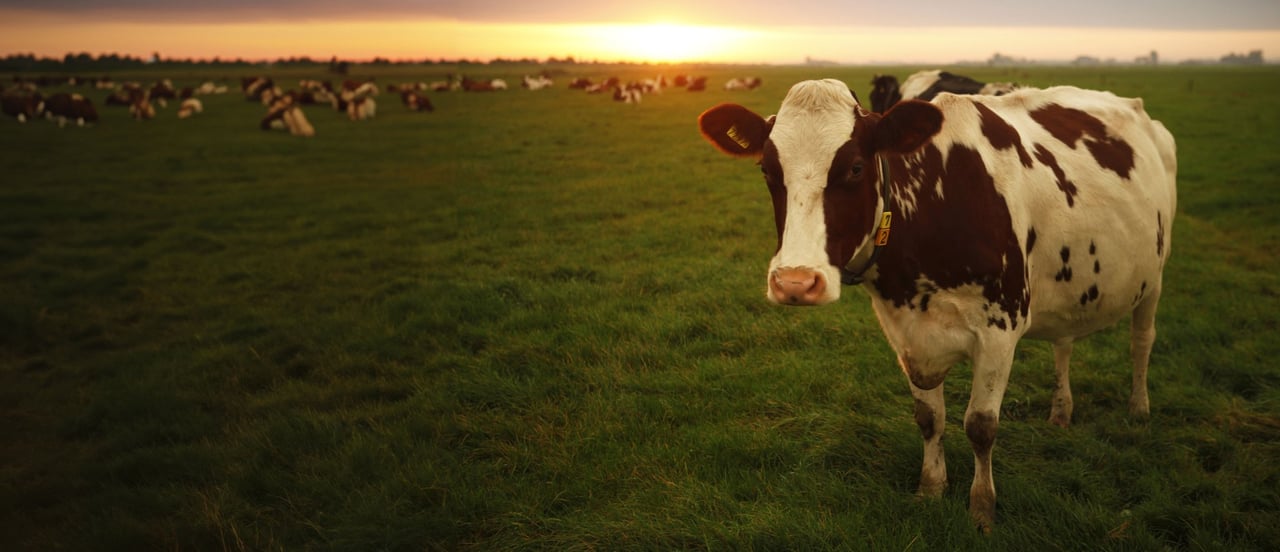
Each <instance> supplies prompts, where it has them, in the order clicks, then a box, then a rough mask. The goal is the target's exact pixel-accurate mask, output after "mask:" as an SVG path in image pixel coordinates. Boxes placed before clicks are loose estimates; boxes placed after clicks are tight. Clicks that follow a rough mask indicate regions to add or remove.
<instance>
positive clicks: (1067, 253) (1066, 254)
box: [1058, 245, 1071, 264]
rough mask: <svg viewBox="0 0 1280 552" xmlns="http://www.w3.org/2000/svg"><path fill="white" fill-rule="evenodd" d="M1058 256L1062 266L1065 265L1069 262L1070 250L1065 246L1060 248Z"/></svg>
mask: <svg viewBox="0 0 1280 552" xmlns="http://www.w3.org/2000/svg"><path fill="white" fill-rule="evenodd" d="M1058 255H1060V256H1062V262H1063V264H1066V263H1067V262H1068V261H1070V260H1071V248H1070V247H1067V246H1065V245H1064V246H1062V251H1059V252H1058Z"/></svg>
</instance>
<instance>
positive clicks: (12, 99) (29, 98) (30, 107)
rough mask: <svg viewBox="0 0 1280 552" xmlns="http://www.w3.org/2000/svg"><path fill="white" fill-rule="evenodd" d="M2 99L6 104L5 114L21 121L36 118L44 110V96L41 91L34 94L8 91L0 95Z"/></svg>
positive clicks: (0, 99)
mask: <svg viewBox="0 0 1280 552" xmlns="http://www.w3.org/2000/svg"><path fill="white" fill-rule="evenodd" d="M0 101H2V102H3V104H4V114H5V115H8V116H10V117H13V118H14V119H17V120H18V122H19V123H25V122H27V121H28V120H30V119H34V118H36V117H38V116H40V113H41V112H43V111H44V98H43V97H42V96H41V95H40V93H39V92H37V93H34V94H26V93H8V92H6V93H5V94H4V95H3V96H0Z"/></svg>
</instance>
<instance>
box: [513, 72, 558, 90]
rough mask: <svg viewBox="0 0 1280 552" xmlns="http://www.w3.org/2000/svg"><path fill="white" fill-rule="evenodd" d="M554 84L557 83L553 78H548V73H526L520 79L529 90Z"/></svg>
mask: <svg viewBox="0 0 1280 552" xmlns="http://www.w3.org/2000/svg"><path fill="white" fill-rule="evenodd" d="M554 84H555V83H554V82H553V81H552V80H551V79H549V78H547V76H546V75H538V76H536V77H530V76H529V75H525V76H523V77H521V79H520V86H521V87H523V88H527V89H529V90H542V89H544V88H551V87H552V86H553V85H554Z"/></svg>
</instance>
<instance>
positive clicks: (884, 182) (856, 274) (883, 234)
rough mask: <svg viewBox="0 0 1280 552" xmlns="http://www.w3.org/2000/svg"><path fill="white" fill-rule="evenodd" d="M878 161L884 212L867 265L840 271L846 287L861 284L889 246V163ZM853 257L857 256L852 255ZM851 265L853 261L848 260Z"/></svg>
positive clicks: (890, 211)
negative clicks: (881, 251) (883, 250)
mask: <svg viewBox="0 0 1280 552" xmlns="http://www.w3.org/2000/svg"><path fill="white" fill-rule="evenodd" d="M876 159H878V160H879V161H880V197H881V198H882V200H883V201H884V211H883V212H881V213H880V224H879V225H878V226H877V227H876V235H875V239H874V240H873V242H872V243H873V244H874V247H873V248H872V249H871V257H870V258H868V259H867V263H866V264H864V265H863V266H862V268H859V269H857V270H854V269H852V268H851V267H849V266H848V265H845V266H844V267H842V268H841V269H840V283H842V284H844V285H846V286H856V285H859V284H861V283H863V282H864V281H866V280H865V278H864V277H863V276H864V275H865V274H866V273H867V271H868V270H870V269H871V267H872V266H875V264H876V258H878V257H879V256H880V249H881V248H883V247H884V246H885V245H888V244H889V226H890V224H892V222H893V212H892V211H893V196H892V195H890V194H889V162H888V161H886V160H885V158H884V156H883V155H878V156H876ZM853 256H854V257H857V256H858V254H857V253H854V254H853ZM849 262H850V263H852V262H853V259H849Z"/></svg>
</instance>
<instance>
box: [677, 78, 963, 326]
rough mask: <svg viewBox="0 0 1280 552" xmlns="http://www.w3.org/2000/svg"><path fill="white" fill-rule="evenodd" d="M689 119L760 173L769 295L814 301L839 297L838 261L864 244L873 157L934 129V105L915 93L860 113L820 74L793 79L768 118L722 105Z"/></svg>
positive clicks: (784, 300)
mask: <svg viewBox="0 0 1280 552" xmlns="http://www.w3.org/2000/svg"><path fill="white" fill-rule="evenodd" d="M698 124H699V127H700V129H701V131H702V135H703V137H705V138H706V139H707V140H708V141H710V142H711V143H712V145H714V146H715V147H716V148H717V149H719V150H720V151H722V152H724V153H726V154H728V155H731V156H735V157H743V158H749V159H755V160H756V161H757V162H758V163H759V165H760V169H761V171H762V172H763V173H764V179H765V184H766V185H767V186H768V189H769V194H770V196H771V197H772V199H773V213H774V222H775V223H776V225H777V231H778V248H777V251H776V252H775V254H774V256H773V259H772V260H771V261H770V263H769V272H768V285H767V290H768V291H767V294H766V295H767V297H768V298H769V300H771V301H773V302H775V303H779V304H787V305H821V304H826V303H830V302H832V301H835V300H836V299H839V298H840V286H839V282H840V269H841V267H844V266H845V265H846V264H848V263H849V261H850V260H851V259H854V258H855V257H858V258H863V259H865V258H866V257H867V256H869V253H870V251H871V249H872V248H871V247H869V245H870V244H871V241H872V238H873V234H874V230H875V228H876V224H877V222H878V221H879V218H880V217H879V214H880V209H881V208H882V205H883V203H882V199H881V197H880V196H881V193H880V174H879V168H878V163H877V162H876V159H877V156H878V155H902V154H905V153H910V152H913V151H915V150H917V149H919V148H920V147H921V146H922V145H923V144H924V143H925V142H926V141H928V140H929V139H930V138H931V137H932V136H933V135H934V134H936V133H937V132H938V130H939V129H940V128H941V126H942V113H941V112H940V111H939V110H938V109H937V108H935V107H934V106H932V105H930V104H928V103H924V102H918V101H909V102H904V103H901V104H899V105H898V106H896V107H895V108H894V109H892V110H890V111H889V112H888V113H886V114H884V115H883V116H881V115H879V114H875V113H869V112H867V111H865V110H864V109H862V107H861V106H859V105H858V102H857V100H856V99H855V98H854V97H853V95H852V94H851V93H850V92H849V89H848V87H846V86H845V85H844V83H841V82H840V81H837V80H832V79H828V80H823V81H805V82H801V83H799V84H796V85H795V86H794V87H792V88H791V91H790V92H788V93H787V97H786V98H785V99H784V100H783V102H782V106H781V107H780V108H779V109H778V114H777V115H775V116H773V117H770V118H768V119H765V118H763V117H761V116H760V115H757V114H756V113H754V112H752V111H750V110H748V109H747V108H745V107H742V106H740V105H736V104H722V105H719V106H716V107H713V108H711V109H709V110H707V111H706V112H704V113H703V114H702V115H701V116H700V117H699V118H698Z"/></svg>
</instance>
